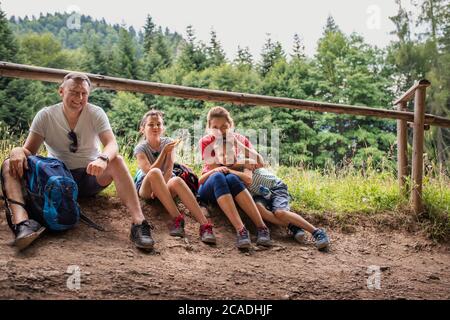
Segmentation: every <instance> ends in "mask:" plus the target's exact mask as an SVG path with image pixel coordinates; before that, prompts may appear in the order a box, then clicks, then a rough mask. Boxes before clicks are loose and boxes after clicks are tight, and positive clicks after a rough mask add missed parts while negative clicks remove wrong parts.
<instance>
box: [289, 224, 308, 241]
mask: <svg viewBox="0 0 450 320" xmlns="http://www.w3.org/2000/svg"><path fill="white" fill-rule="evenodd" d="M288 229H289V231H290V233H291V234H292V236H293V237H294V239H295V240H296V241H297V242H298V243H304V242H305V230H303V229H302V228H300V227H297V226H295V225H293V224H292V223H289V225H288Z"/></svg>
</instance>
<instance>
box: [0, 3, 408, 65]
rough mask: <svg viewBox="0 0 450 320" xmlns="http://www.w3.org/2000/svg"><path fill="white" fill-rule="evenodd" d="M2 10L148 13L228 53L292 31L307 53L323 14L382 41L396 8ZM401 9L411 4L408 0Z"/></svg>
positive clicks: (133, 18) (23, 6)
mask: <svg viewBox="0 0 450 320" xmlns="http://www.w3.org/2000/svg"><path fill="white" fill-rule="evenodd" d="M0 1H1V8H2V10H3V11H5V12H6V14H7V16H8V17H10V16H12V15H15V16H21V17H23V16H25V15H28V16H31V15H35V16H39V14H40V13H41V12H42V13H44V14H45V13H54V12H72V11H74V10H75V11H77V12H80V13H81V14H86V15H90V16H92V17H94V18H97V19H101V18H105V20H106V21H107V22H109V23H119V24H122V23H125V24H126V25H127V26H133V27H134V28H136V30H139V29H141V28H143V26H144V24H145V19H146V16H147V15H148V14H150V15H151V16H152V18H153V21H154V22H155V23H156V24H157V25H161V26H162V27H163V28H165V27H168V28H169V29H170V30H171V31H172V32H174V31H177V32H178V33H181V34H182V35H183V36H186V27H187V26H188V25H192V26H193V28H194V30H195V33H196V36H197V39H198V40H201V41H203V42H205V43H208V42H209V38H210V32H211V30H212V29H214V30H215V31H216V33H217V37H218V39H219V41H220V42H221V44H222V46H223V48H224V50H225V53H226V55H227V57H228V58H229V59H233V58H234V57H235V54H236V51H237V48H238V46H241V47H247V46H248V47H249V49H250V52H251V53H252V54H253V56H254V57H256V58H258V57H259V55H260V53H261V49H262V47H263V45H264V42H265V41H266V39H267V37H268V34H270V37H271V38H272V39H273V40H274V41H279V42H281V44H282V45H283V48H284V49H285V51H286V52H287V53H290V52H291V49H292V44H293V37H294V34H296V33H297V34H299V35H300V36H301V38H302V39H303V42H304V45H305V51H306V54H307V55H308V56H310V57H311V56H313V55H314V53H315V51H316V45H317V40H318V39H319V38H320V37H321V35H322V32H323V28H324V26H325V23H326V19H327V17H328V16H329V15H332V16H333V18H334V19H335V21H336V24H337V25H338V26H339V27H340V28H341V30H342V31H343V32H344V33H346V34H350V33H351V32H357V33H358V34H360V35H362V36H363V37H364V38H365V40H366V41H367V42H368V43H370V44H372V45H377V46H379V47H385V46H386V45H387V44H388V43H389V42H390V41H391V40H393V36H392V35H390V34H389V32H390V31H392V30H393V29H394V25H393V23H392V22H391V21H390V20H389V16H393V15H395V14H396V12H397V9H398V8H397V5H396V4H395V1H394V0H339V1H338V0H271V1H269V0H220V1H219V0H158V1H155V0H146V1H142V0H126V1H101V0H100V1H93V0H39V1H32V0H0ZM402 5H403V6H404V7H405V8H406V9H411V10H414V8H413V7H412V6H411V4H410V1H409V0H403V1H402Z"/></svg>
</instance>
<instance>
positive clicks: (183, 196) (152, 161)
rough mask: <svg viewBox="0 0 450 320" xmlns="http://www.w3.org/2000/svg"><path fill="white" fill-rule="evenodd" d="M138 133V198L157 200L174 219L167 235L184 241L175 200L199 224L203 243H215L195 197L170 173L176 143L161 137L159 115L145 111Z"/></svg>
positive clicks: (154, 111)
mask: <svg viewBox="0 0 450 320" xmlns="http://www.w3.org/2000/svg"><path fill="white" fill-rule="evenodd" d="M140 133H141V134H142V135H143V136H144V140H143V141H142V142H141V143H139V144H138V145H137V146H136V147H135V149H134V155H135V157H136V158H137V163H138V167H139V170H138V172H137V173H136V177H135V184H136V188H137V191H138V194H139V196H140V197H142V198H144V199H154V198H155V197H156V198H158V199H159V200H160V201H161V203H162V204H163V206H164V207H165V208H166V210H167V211H168V212H169V214H170V216H171V217H172V218H173V223H172V225H171V227H170V235H171V236H179V237H183V236H184V216H183V214H181V213H180V212H179V211H178V208H177V206H176V204H175V201H174V200H173V198H174V197H175V196H178V197H179V198H180V200H181V201H182V202H183V204H184V205H185V206H186V208H187V209H188V210H189V211H190V212H191V213H192V215H193V216H194V217H195V219H196V220H197V221H198V222H199V223H200V238H201V240H202V241H203V242H205V243H216V237H215V236H214V232H213V229H212V224H211V223H210V222H208V220H207V219H206V217H205V215H204V214H203V212H202V210H201V209H200V206H199V205H198V203H197V200H196V199H195V197H194V194H193V193H192V192H191V190H190V189H189V187H188V186H187V185H186V183H185V182H184V181H183V179H181V178H179V177H176V176H175V175H174V174H173V172H172V170H173V165H174V162H175V146H176V145H177V144H178V143H179V141H173V140H172V139H170V138H168V137H163V136H162V134H163V133H164V121H163V114H162V112H160V111H157V110H150V111H148V112H147V113H146V114H145V115H144V116H143V118H142V120H141V123H140Z"/></svg>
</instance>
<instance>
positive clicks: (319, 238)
mask: <svg viewBox="0 0 450 320" xmlns="http://www.w3.org/2000/svg"><path fill="white" fill-rule="evenodd" d="M312 236H313V237H314V241H315V243H316V247H317V249H319V250H323V249H326V248H328V246H329V244H330V240H329V239H328V235H327V233H326V232H325V230H323V229H316V231H314V232H313V234H312Z"/></svg>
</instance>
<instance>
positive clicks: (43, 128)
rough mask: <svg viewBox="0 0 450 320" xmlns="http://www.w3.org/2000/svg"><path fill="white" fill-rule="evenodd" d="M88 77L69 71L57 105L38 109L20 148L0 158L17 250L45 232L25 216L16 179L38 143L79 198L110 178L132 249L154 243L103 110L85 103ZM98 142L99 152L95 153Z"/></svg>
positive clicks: (104, 185) (22, 200)
mask: <svg viewBox="0 0 450 320" xmlns="http://www.w3.org/2000/svg"><path fill="white" fill-rule="evenodd" d="M90 90H91V81H90V79H89V78H88V77H87V76H86V75H85V74H82V73H69V74H67V75H66V76H65V77H64V81H63V83H62V84H61V85H60V87H59V95H60V96H61V98H62V103H59V104H56V105H53V106H50V107H46V108H43V109H42V110H40V111H39V112H38V113H37V114H36V116H35V117H34V119H33V122H32V124H31V127H30V132H29V134H28V137H27V139H26V141H25V144H24V145H23V147H17V148H14V149H13V150H12V151H11V152H10V158H9V159H8V160H6V161H5V162H4V165H3V176H4V182H5V188H6V193H7V195H8V198H9V199H11V200H13V201H11V202H10V203H11V205H10V206H11V211H12V215H13V217H12V219H13V224H14V225H15V230H14V232H15V237H16V238H15V241H14V244H15V245H16V246H17V248H18V249H19V250H22V249H24V248H26V247H27V246H28V245H30V244H31V243H32V242H33V241H34V240H35V239H37V238H38V237H39V235H40V234H41V233H42V232H43V231H44V230H45V228H44V227H43V226H41V225H40V224H39V223H38V222H37V221H34V220H32V219H30V218H29V216H28V213H27V212H26V210H25V208H23V207H22V206H20V205H17V204H14V202H20V203H24V198H23V194H22V189H21V179H23V176H24V170H27V169H28V168H27V156H29V155H32V154H36V153H37V151H38V150H39V147H40V146H41V144H42V143H44V144H45V146H46V148H47V151H48V154H49V156H50V157H54V158H57V159H59V160H61V161H62V162H64V163H65V165H66V166H67V167H68V169H69V170H70V171H71V172H72V175H73V177H74V180H75V181H76V182H77V184H78V189H79V196H80V197H86V196H93V195H95V194H97V193H99V192H100V191H101V190H103V189H104V188H106V187H107V186H108V185H109V184H110V183H111V182H113V181H114V184H115V186H116V190H117V193H118V196H119V198H120V199H121V200H122V202H123V203H124V204H125V205H126V207H127V208H128V210H129V212H130V215H131V218H132V226H131V235H130V238H131V241H132V242H133V243H134V244H135V246H136V247H138V248H142V249H151V248H152V247H153V244H154V241H153V239H152V237H151V232H150V225H149V224H148V222H147V221H146V220H145V218H144V215H143V214H142V210H141V207H140V204H139V199H138V196H137V193H136V189H135V188H134V184H133V180H132V178H131V175H130V173H129V172H128V169H127V167H126V164H125V161H124V160H123V158H122V157H121V156H120V155H118V146H117V142H116V139H115V136H114V134H113V132H112V130H111V126H110V124H109V120H108V117H107V116H106V113H105V112H104V111H103V110H102V109H101V108H99V107H97V106H94V105H92V104H89V103H88V97H89V93H90ZM100 142H101V144H102V145H103V152H102V153H100V149H99V146H100Z"/></svg>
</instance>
